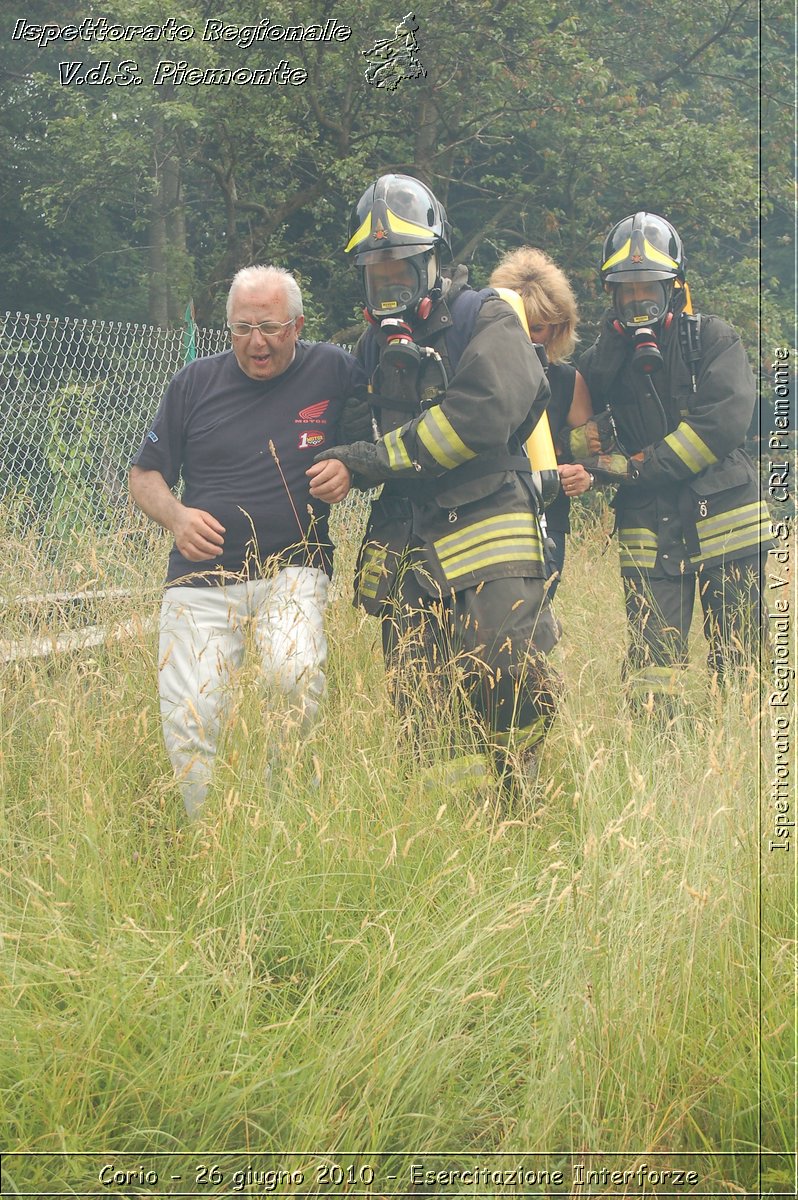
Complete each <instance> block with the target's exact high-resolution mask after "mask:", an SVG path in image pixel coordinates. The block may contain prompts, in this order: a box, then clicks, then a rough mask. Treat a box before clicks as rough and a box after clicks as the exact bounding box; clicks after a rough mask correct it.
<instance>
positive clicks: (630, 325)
mask: <svg viewBox="0 0 798 1200" xmlns="http://www.w3.org/2000/svg"><path fill="white" fill-rule="evenodd" d="M672 288H673V285H672V283H671V281H670V280H663V279H652V280H648V281H646V282H644V283H619V284H616V285H615V287H614V288H613V293H614V294H613V306H614V308H615V312H616V314H617V318H616V321H615V327H616V329H617V330H618V332H619V333H623V334H625V335H626V336H627V337H631V338H632V341H633V343H634V351H633V354H632V367H633V368H634V370H636V371H639V372H640V374H641V375H654V374H656V373H657V372H658V371H660V370H662V367H663V365H664V364H663V358H662V352H661V351H660V348H659V340H658V337H657V328H658V326H660V323H661V322H662V321H663V320H664V321H665V322H666V328H667V323H668V320H669V315H670V314H669V308H670V300H671V292H672Z"/></svg>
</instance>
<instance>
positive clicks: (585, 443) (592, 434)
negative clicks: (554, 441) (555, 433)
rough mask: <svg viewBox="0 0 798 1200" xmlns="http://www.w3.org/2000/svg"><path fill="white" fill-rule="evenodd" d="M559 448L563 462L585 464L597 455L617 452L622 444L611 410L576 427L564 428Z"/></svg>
mask: <svg viewBox="0 0 798 1200" xmlns="http://www.w3.org/2000/svg"><path fill="white" fill-rule="evenodd" d="M557 449H558V451H559V457H560V458H561V460H562V461H563V462H577V463H583V464H584V465H585V466H587V465H588V464H587V461H586V460H587V459H589V458H592V457H594V456H596V455H602V454H616V453H617V452H618V451H619V450H620V446H619V445H618V440H617V436H616V433H615V424H614V422H613V419H612V416H611V415H610V413H609V412H602V413H599V414H598V416H596V417H591V418H590V420H589V421H586V422H585V424H584V425H577V427H576V428H575V429H569V428H565V429H563V430H562V432H561V434H560V437H559V441H558V447H557Z"/></svg>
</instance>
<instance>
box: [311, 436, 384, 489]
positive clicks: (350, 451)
mask: <svg viewBox="0 0 798 1200" xmlns="http://www.w3.org/2000/svg"><path fill="white" fill-rule="evenodd" d="M329 459H337V460H338V462H341V463H343V464H344V466H346V467H348V468H349V470H350V471H351V472H352V474H353V475H359V476H360V478H361V479H363V480H364V481H365V482H366V483H384V482H385V480H386V479H391V478H392V477H393V472H392V471H391V468H390V467H389V466H388V464H387V463H383V462H380V459H379V457H378V455H377V447H376V446H375V445H374V444H373V443H372V442H352V443H351V444H350V445H348V446H332V447H331V448H330V449H329V450H322V452H321V454H317V455H316V458H315V460H314V461H315V462H317V463H320V462H327V461H328V460H329Z"/></svg>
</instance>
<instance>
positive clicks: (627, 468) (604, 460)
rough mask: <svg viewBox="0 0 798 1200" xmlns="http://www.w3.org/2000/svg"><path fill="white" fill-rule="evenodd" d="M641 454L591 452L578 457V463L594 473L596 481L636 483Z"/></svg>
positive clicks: (638, 475) (638, 476)
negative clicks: (629, 456)
mask: <svg viewBox="0 0 798 1200" xmlns="http://www.w3.org/2000/svg"><path fill="white" fill-rule="evenodd" d="M642 458H643V455H642V454H636V455H634V457H633V458H627V456H626V455H625V454H617V453H616V454H591V455H590V456H589V457H588V458H582V459H580V460H579V461H580V463H581V464H582V466H583V467H584V468H585V470H586V471H589V472H590V474H591V475H595V477H596V482H597V483H626V484H629V483H637V482H638V480H639V478H640V463H641V461H642Z"/></svg>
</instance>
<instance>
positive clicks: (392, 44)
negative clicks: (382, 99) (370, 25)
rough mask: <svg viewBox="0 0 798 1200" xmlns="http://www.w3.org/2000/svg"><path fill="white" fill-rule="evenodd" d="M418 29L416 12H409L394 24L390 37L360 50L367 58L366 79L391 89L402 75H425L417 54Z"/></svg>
mask: <svg viewBox="0 0 798 1200" xmlns="http://www.w3.org/2000/svg"><path fill="white" fill-rule="evenodd" d="M418 30H419V23H418V21H417V20H416V14H415V13H412V12H410V13H408V14H407V16H405V17H403V18H402V20H401V21H400V22H399V24H398V25H396V26H395V28H394V36H393V37H392V38H378V39H377V41H376V42H375V43H374V45H373V46H370V47H369V49H368V50H363V51H361V53H362V54H363V56H364V58H367V59H368V60H369V65H368V67H367V68H366V70H365V71H364V75H365V77H366V82H367V83H369V84H371V86H372V87H378V88H385V90H386V91H388V92H394V91H396V89H397V88H398V86H399V84H400V83H401V82H402V80H403V79H425V78H426V75H427V71H426V68H425V67H423V66H422V65H421V62H420V61H419V58H418V41H417V40H416V34H417V33H418Z"/></svg>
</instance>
